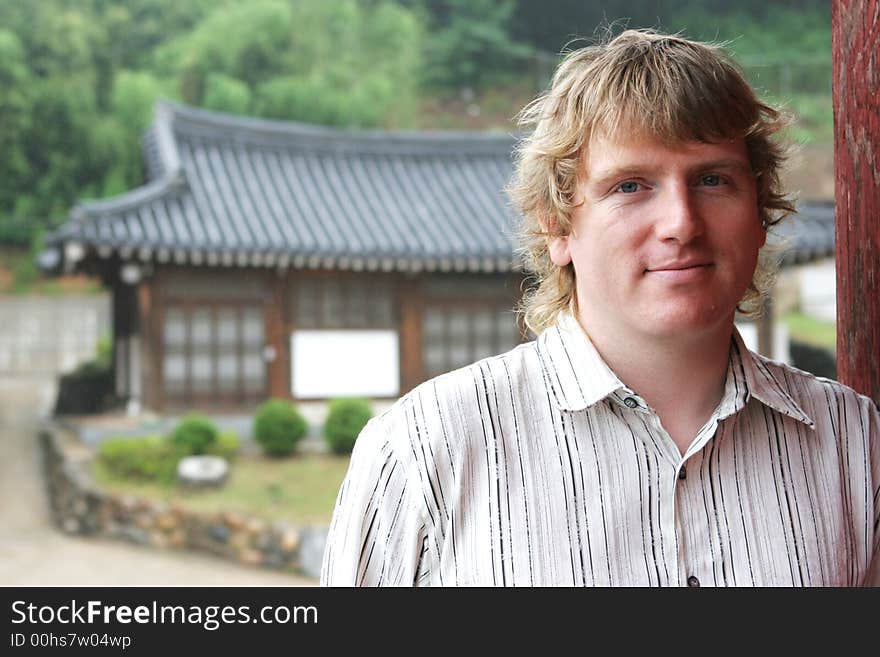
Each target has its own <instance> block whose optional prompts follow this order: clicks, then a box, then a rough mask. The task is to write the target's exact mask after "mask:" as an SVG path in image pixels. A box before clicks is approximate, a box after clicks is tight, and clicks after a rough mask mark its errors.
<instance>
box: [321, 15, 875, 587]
mask: <svg viewBox="0 0 880 657" xmlns="http://www.w3.org/2000/svg"><path fill="white" fill-rule="evenodd" d="M522 117H523V122H524V123H525V124H527V125H530V126H531V127H532V128H533V130H532V132H531V133H530V135H529V136H528V137H527V138H526V139H524V140H523V142H522V144H521V146H520V149H519V151H518V158H517V168H516V172H515V176H514V179H513V181H512V182H511V185H510V190H509V191H510V193H511V196H512V198H513V199H514V201H515V202H516V203H517V204H518V206H519V208H520V211H521V214H522V216H523V230H522V235H523V252H524V255H525V258H526V263H527V268H528V269H529V270H530V271H531V272H533V273H534V276H535V279H536V286H535V288H534V291H533V292H531V293H530V294H529V295H528V296H527V297H526V299H525V301H524V316H525V321H526V323H527V325H528V326H529V327H530V328H531V329H532V330H533V331H534V332H535V334H536V335H537V336H538V337H537V339H536V340H535V341H533V342H529V343H527V344H523V345H520V346H519V347H517V348H516V349H514V350H513V351H511V352H508V353H506V354H503V355H500V356H496V357H493V358H489V359H486V360H483V361H479V362H477V363H475V364H473V365H471V366H469V367H466V368H463V369H461V370H457V371H455V372H451V373H449V374H446V375H443V376H440V377H438V378H436V379H433V380H431V381H428V382H427V383H425V384H423V385H421V386H419V387H418V388H416V389H415V390H413V391H412V392H410V393H409V394H407V395H406V396H404V397H403V398H401V400H399V402H397V403H396V404H395V405H394V407H392V408H391V409H390V410H389V411H387V412H386V413H384V414H383V415H381V416H380V417H378V418H376V419H374V420H373V421H371V422H370V424H369V425H368V426H367V427H366V428H365V429H364V431H363V433H362V435H361V436H360V437H359V439H358V441H357V444H356V447H355V451H354V453H353V455H352V462H351V466H350V469H349V473H348V475H347V477H346V480H345V482H344V484H343V486H342V489H341V490H340V494H339V498H338V500H337V506H336V510H335V512H334V518H333V521H332V525H331V528H330V533H329V536H328V540H327V547H326V550H325V555H324V567H323V572H322V583H324V584H328V585H407V586H409V585H440V586H471V585H488V586H511V585H526V586H548V585H560V586H582V585H584V586H594V585H599V586H691V587H696V586H705V585H710V586H713V585H719V586H722V585H723V586H727V585H730V586H853V585H864V584H869V583H871V582H872V581H873V579H874V578H875V571H877V570H878V566H877V563H878V561H880V557H878V556H877V555H878V544H880V535H878V518H880V514H878V510H880V501H878V491H880V440H878V433H880V415H878V410H877V407H876V405H875V404H874V403H873V402H872V401H871V400H870V399H868V398H866V397H863V396H860V395H858V394H856V393H855V392H853V391H852V390H851V389H849V388H847V387H845V386H843V385H840V384H838V383H836V382H832V381H828V380H824V379H819V378H816V377H814V376H812V375H810V374H807V373H804V372H801V371H798V370H796V369H793V368H791V367H788V366H786V365H783V364H780V363H775V362H772V361H769V360H767V359H764V358H762V357H761V356H759V355H757V354H754V353H752V352H750V351H749V350H748V349H747V348H746V346H745V344H744V343H743V340H742V338H741V336H740V335H739V334H738V333H737V331H736V329H735V326H734V316H735V313H736V311H737V309H740V310H743V311H749V310H750V309H753V308H755V307H756V306H759V305H760V300H761V297H762V295H763V294H764V293H765V291H766V288H767V285H768V281H769V278H770V275H771V271H770V268H769V266H768V264H767V263H766V262H764V261H763V258H762V250H763V249H764V247H765V242H766V236H767V230H768V228H770V227H772V226H773V225H774V224H775V223H777V222H779V221H781V220H782V219H784V217H785V216H786V215H787V214H788V213H790V212H791V210H792V206H791V204H790V202H789V201H788V200H787V198H786V196H785V194H784V193H783V190H782V189H781V187H780V182H779V168H780V165H781V163H782V161H783V156H784V152H783V149H782V148H781V146H780V145H779V144H778V143H777V142H775V141H774V140H773V138H774V135H775V134H776V133H777V132H778V131H779V130H780V129H781V128H782V127H783V126H784V125H785V122H784V120H783V118H782V117H781V115H780V114H779V113H778V112H777V111H776V110H774V109H773V108H772V107H770V106H769V105H767V104H765V103H762V102H761V101H760V100H759V99H758V98H757V97H756V95H755V93H754V92H753V90H752V89H751V88H750V87H749V85H748V84H747V83H746V82H745V80H744V79H743V77H742V75H741V73H740V72H739V71H738V69H737V67H736V66H735V65H734V63H733V62H732V61H731V60H730V59H729V58H728V57H727V56H725V55H724V54H723V52H722V51H721V50H720V49H719V48H717V47H715V46H713V45H709V44H702V43H698V42H694V41H689V40H687V39H684V38H681V37H677V36H668V35H663V34H657V33H653V32H648V31H633V30H630V31H626V32H623V33H622V34H620V35H619V36H617V37H616V38H613V39H611V40H609V41H607V42H606V43H602V44H600V45H596V46H591V47H588V48H584V49H582V50H579V51H576V52H573V53H571V54H570V55H569V56H568V57H567V58H566V59H565V60H564V61H563V63H562V64H561V65H560V66H559V68H558V69H557V71H556V74H555V75H554V78H553V81H552V84H551V86H550V88H549V90H548V91H547V92H546V93H545V94H543V95H542V96H541V97H539V98H538V99H536V100H535V101H534V102H533V103H532V104H531V105H530V106H529V107H527V108H526V109H525V110H524V111H523V114H522Z"/></svg>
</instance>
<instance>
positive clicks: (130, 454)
mask: <svg viewBox="0 0 880 657" xmlns="http://www.w3.org/2000/svg"><path fill="white" fill-rule="evenodd" d="M184 456H186V454H185V453H184V452H183V451H182V450H181V449H180V448H179V447H177V446H175V445H174V444H172V443H171V441H169V440H168V439H167V438H165V437H164V436H139V437H136V438H129V437H125V436H121V437H118V438H109V439H107V440H105V441H104V442H102V443H101V445H100V447H98V459H99V460H100V461H101V463H102V464H103V465H104V466H105V467H106V468H107V470H108V472H110V474H112V475H113V476H115V477H119V478H124V479H147V480H158V481H162V482H170V481H173V480H174V476H175V473H176V471H177V462H178V461H180V459H181V458H183V457H184Z"/></svg>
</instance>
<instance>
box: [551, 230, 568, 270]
mask: <svg viewBox="0 0 880 657" xmlns="http://www.w3.org/2000/svg"><path fill="white" fill-rule="evenodd" d="M547 251H548V252H549V253H550V261H551V262H552V263H553V264H554V265H556V266H557V267H565V266H566V265H567V264H568V263H570V262H571V252H570V251H569V249H568V235H562V236H560V237H548V238H547Z"/></svg>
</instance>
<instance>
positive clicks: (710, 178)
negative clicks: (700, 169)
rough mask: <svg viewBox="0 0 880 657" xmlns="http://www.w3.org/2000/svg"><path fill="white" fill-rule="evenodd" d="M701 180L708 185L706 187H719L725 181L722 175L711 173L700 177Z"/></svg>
mask: <svg viewBox="0 0 880 657" xmlns="http://www.w3.org/2000/svg"><path fill="white" fill-rule="evenodd" d="M700 182H702V183H703V184H704V185H706V187H717V186H718V185H720V184H721V183H722V182H724V181H723V180H722V179H721V176H718V175H715V174H714V173H710V174H708V175H705V176H703V177H702V178H700Z"/></svg>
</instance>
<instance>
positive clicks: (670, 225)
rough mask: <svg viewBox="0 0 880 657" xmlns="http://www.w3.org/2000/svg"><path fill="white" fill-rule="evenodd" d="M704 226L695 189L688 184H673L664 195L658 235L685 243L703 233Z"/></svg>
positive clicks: (657, 227) (657, 228)
mask: <svg viewBox="0 0 880 657" xmlns="http://www.w3.org/2000/svg"><path fill="white" fill-rule="evenodd" d="M704 228H705V226H704V225H703V217H702V215H701V212H700V209H699V207H698V204H697V202H696V199H695V198H694V191H693V190H692V189H691V188H690V187H689V186H688V185H684V184H675V185H671V186H670V187H669V188H668V189H667V190H666V194H664V195H663V204H662V206H661V208H660V211H659V217H658V219H657V223H656V230H657V237H658V238H659V239H661V240H674V241H677V242H680V243H682V244H685V243H687V242H690V241H691V240H693V239H694V238H696V237H699V236H700V235H702V234H703V230H704Z"/></svg>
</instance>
